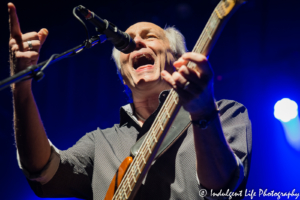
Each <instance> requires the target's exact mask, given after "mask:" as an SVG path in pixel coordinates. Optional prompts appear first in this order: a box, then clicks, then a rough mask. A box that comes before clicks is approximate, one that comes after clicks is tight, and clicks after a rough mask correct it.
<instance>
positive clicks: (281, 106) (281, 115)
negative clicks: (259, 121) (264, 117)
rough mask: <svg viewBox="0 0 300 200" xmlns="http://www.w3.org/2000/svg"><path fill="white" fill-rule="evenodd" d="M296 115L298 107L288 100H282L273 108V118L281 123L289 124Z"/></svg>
mask: <svg viewBox="0 0 300 200" xmlns="http://www.w3.org/2000/svg"><path fill="white" fill-rule="evenodd" d="M297 115H298V105H297V103H296V102H295V101H292V100H290V99H289V98H283V99H281V100H280V101H277V103H276V104H275V106H274V116H275V118H276V119H278V120H280V121H282V122H289V121H290V120H291V119H294V118H296V117H297Z"/></svg>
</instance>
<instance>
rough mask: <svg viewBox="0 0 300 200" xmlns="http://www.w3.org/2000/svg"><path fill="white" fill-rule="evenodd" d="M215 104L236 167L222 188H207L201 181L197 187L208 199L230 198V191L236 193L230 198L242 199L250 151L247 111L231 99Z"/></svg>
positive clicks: (249, 123)
mask: <svg viewBox="0 0 300 200" xmlns="http://www.w3.org/2000/svg"><path fill="white" fill-rule="evenodd" d="M217 104H218V108H219V110H220V119H221V124H222V129H223V133H224V135H225V138H226V141H227V143H228V144H229V146H230V148H231V149H232V151H233V153H234V155H235V158H236V162H237V167H236V170H235V172H234V174H233V175H232V178H231V180H230V181H229V183H228V184H227V186H226V187H224V188H223V189H221V190H218V191H213V190H209V189H206V188H205V187H203V186H202V185H201V183H200V184H199V189H200V192H201V191H204V190H205V191H204V192H206V193H207V194H206V195H205V199H208V200H213V199H231V198H230V196H229V194H230V192H231V193H233V192H234V194H235V195H236V196H235V197H234V198H233V197H232V199H243V197H244V196H243V194H244V192H241V191H244V190H245V188H246V183H247V179H248V175H249V167H250V161H251V152H252V130H251V122H250V119H249V117H248V111H247V109H246V108H245V106H243V105H242V104H240V103H238V102H235V101H231V100H221V101H218V102H217ZM197 180H198V176H197ZM198 183H199V180H198ZM219 194H222V195H219Z"/></svg>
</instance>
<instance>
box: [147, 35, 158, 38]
mask: <svg viewBox="0 0 300 200" xmlns="http://www.w3.org/2000/svg"><path fill="white" fill-rule="evenodd" d="M147 38H157V37H156V36H155V35H147Z"/></svg>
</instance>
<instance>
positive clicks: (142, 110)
mask: <svg viewBox="0 0 300 200" xmlns="http://www.w3.org/2000/svg"><path fill="white" fill-rule="evenodd" d="M167 89H170V87H166V88H163V89H161V90H159V91H151V90H150V91H149V90H147V91H139V92H136V91H135V92H133V93H132V97H133V106H134V110H135V113H134V114H135V115H136V116H137V118H138V119H139V121H144V120H143V119H147V118H148V117H149V116H150V115H151V114H152V113H153V112H154V111H155V110H156V109H157V107H158V105H159V100H158V97H159V94H160V93H161V92H162V91H163V90H167ZM136 113H137V114H136Z"/></svg>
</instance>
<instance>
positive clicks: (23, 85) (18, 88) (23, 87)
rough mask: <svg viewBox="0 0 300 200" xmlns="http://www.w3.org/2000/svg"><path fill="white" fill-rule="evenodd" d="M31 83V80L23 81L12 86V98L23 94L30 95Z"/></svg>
mask: <svg viewBox="0 0 300 200" xmlns="http://www.w3.org/2000/svg"><path fill="white" fill-rule="evenodd" d="M31 82H32V80H31V79H29V80H25V81H21V82H18V83H14V84H12V86H11V88H12V93H13V95H14V96H16V95H22V96H23V95H25V94H29V93H30V94H31Z"/></svg>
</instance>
